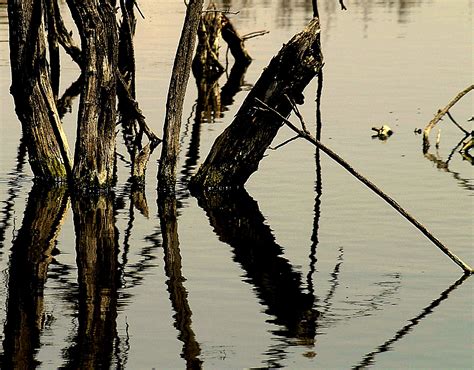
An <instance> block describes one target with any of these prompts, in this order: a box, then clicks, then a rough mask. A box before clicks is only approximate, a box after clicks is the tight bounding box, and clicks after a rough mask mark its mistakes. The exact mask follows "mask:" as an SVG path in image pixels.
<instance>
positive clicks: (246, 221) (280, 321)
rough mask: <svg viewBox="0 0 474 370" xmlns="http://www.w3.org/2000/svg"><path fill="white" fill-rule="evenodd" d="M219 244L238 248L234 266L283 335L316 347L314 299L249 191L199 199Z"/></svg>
mask: <svg viewBox="0 0 474 370" xmlns="http://www.w3.org/2000/svg"><path fill="white" fill-rule="evenodd" d="M198 201H199V205H200V206H201V207H202V208H203V209H204V210H205V211H206V213H207V216H208V217H209V221H210V223H211V225H212V226H213V228H214V231H215V233H216V234H217V235H218V237H219V239H220V240H222V241H223V242H225V243H227V244H229V245H230V246H231V247H232V248H233V252H234V255H235V261H236V262H238V263H239V264H240V265H241V266H242V268H243V269H244V270H245V271H246V273H247V277H248V280H247V281H249V282H250V283H251V284H252V285H254V286H255V288H256V291H257V295H258V297H259V298H260V299H261V301H262V304H264V305H266V306H267V307H268V309H267V310H266V313H267V314H269V315H273V316H275V321H274V322H275V324H277V325H282V326H284V327H285V329H284V330H281V331H278V334H279V335H283V336H285V337H289V338H298V339H300V340H303V341H304V342H305V343H307V344H309V343H313V341H314V336H315V331H316V318H317V315H318V314H317V312H316V311H315V310H314V308H313V303H314V296H312V295H310V294H307V293H304V292H303V288H302V282H301V274H300V273H298V272H296V271H295V270H294V269H293V267H292V266H291V264H290V263H289V261H288V260H286V259H285V258H283V257H282V256H281V255H282V254H283V250H282V248H281V246H279V245H278V244H277V243H276V242H275V237H274V236H273V235H272V232H271V230H270V228H269V227H268V226H267V225H266V224H265V219H264V217H263V215H262V214H261V213H260V210H259V209H258V204H257V202H255V201H254V200H253V199H252V198H251V197H250V196H249V195H248V193H247V192H246V191H245V189H241V190H237V191H230V192H219V193H205V194H200V195H199V197H198Z"/></svg>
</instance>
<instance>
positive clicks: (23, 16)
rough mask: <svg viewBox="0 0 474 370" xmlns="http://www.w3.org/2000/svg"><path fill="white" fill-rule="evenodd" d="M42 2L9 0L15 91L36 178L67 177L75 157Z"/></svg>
mask: <svg viewBox="0 0 474 370" xmlns="http://www.w3.org/2000/svg"><path fill="white" fill-rule="evenodd" d="M42 14H43V9H42V2H41V1H33V0H25V1H9V2H8V20H9V29H10V60H11V63H10V65H11V70H12V86H11V93H12V95H13V98H14V100H15V109H16V113H17V115H18V118H19V119H20V122H21V124H22V129H23V136H24V140H25V143H26V145H27V148H28V156H29V161H30V165H31V169H32V170H33V174H34V175H35V178H37V179H42V180H45V181H48V182H55V181H66V180H67V177H68V174H69V173H70V172H71V166H72V164H71V160H70V157H69V148H68V144H67V140H66V136H65V134H64V131H63V129H62V126H61V122H60V119H59V114H58V111H57V108H56V102H55V98H54V93H53V90H52V88H51V82H50V75H49V70H48V63H47V61H46V44H45V36H44V26H43V24H42Z"/></svg>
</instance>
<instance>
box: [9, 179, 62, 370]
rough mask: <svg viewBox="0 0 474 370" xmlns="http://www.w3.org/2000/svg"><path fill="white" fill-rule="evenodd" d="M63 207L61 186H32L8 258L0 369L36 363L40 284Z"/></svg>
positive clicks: (41, 318)
mask: <svg viewBox="0 0 474 370" xmlns="http://www.w3.org/2000/svg"><path fill="white" fill-rule="evenodd" d="M66 209H67V196H66V189H65V187H54V188H52V189H48V190H46V189H45V188H44V187H41V186H40V185H34V186H33V188H32V190H31V192H30V195H29V197H28V203H27V206H26V209H25V215H24V219H23V224H22V226H21V229H20V230H19V232H18V235H17V237H16V239H15V241H14V242H13V247H12V253H11V257H10V269H9V284H8V304H7V319H6V323H5V328H4V333H5V339H4V341H3V356H2V358H1V362H0V365H1V368H2V369H13V368H14V369H30V368H34V367H36V366H37V365H38V363H37V360H36V358H35V357H36V352H37V350H38V349H39V345H40V333H41V330H42V328H43V324H44V320H45V315H44V308H43V306H44V298H43V290H44V284H45V282H46V277H47V271H48V266H49V264H50V262H51V261H52V259H53V256H52V253H53V249H54V247H55V241H56V237H57V235H58V232H59V229H60V227H61V224H62V221H63V218H64V215H65V213H66Z"/></svg>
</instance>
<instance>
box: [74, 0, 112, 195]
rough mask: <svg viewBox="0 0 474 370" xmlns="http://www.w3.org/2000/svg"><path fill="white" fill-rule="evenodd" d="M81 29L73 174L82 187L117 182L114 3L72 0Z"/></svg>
mask: <svg viewBox="0 0 474 370" xmlns="http://www.w3.org/2000/svg"><path fill="white" fill-rule="evenodd" d="M68 5H69V7H70V9H71V13H72V15H73V18H74V21H75V23H76V25H77V27H78V30H79V33H80V35H81V44H82V61H83V63H82V73H83V76H84V86H83V89H82V93H81V101H80V106H79V114H78V125H77V140H76V148H75V157H74V169H73V176H74V182H75V184H76V185H77V186H78V187H80V188H88V187H92V188H105V187H109V186H111V185H112V183H113V179H114V160H115V124H116V115H117V113H116V71H117V58H118V32H117V24H116V18H115V6H116V3H115V1H113V0H104V1H102V2H101V3H100V4H99V3H98V2H96V1H93V0H86V1H79V0H68Z"/></svg>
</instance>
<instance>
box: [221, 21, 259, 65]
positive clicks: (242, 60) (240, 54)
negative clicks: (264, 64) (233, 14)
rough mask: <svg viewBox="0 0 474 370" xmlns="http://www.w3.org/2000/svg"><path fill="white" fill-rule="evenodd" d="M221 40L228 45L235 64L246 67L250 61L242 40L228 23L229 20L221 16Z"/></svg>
mask: <svg viewBox="0 0 474 370" xmlns="http://www.w3.org/2000/svg"><path fill="white" fill-rule="evenodd" d="M221 32H222V38H223V39H224V41H225V42H227V45H229V49H230V52H231V53H232V56H233V57H234V59H235V61H236V63H239V64H243V65H248V64H250V62H251V61H252V58H251V57H250V55H249V53H248V52H247V50H246V49H245V45H244V40H243V38H242V37H240V35H239V33H238V32H237V30H236V29H235V27H234V26H233V24H232V23H231V22H230V20H229V18H227V17H226V16H225V14H222V31H221Z"/></svg>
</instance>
